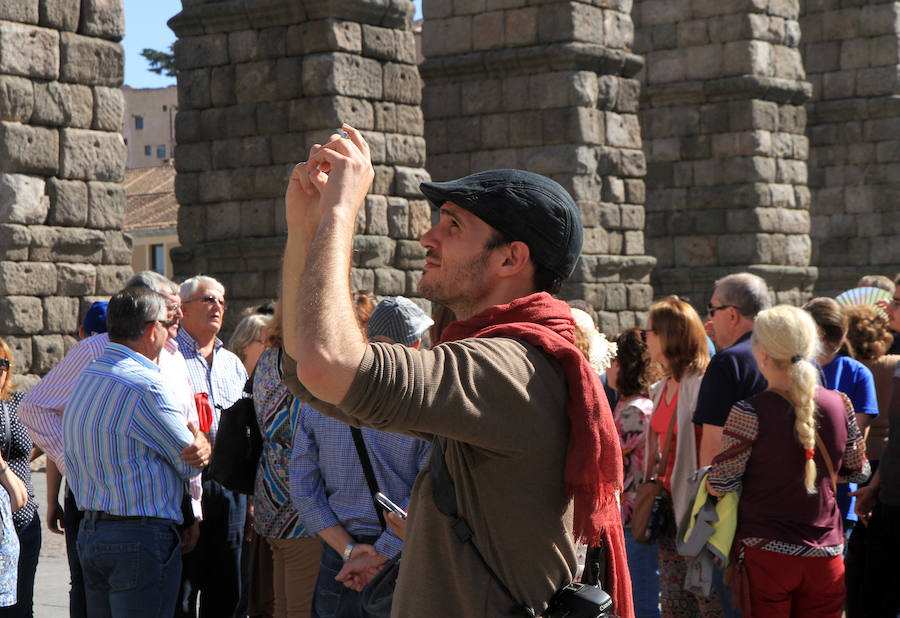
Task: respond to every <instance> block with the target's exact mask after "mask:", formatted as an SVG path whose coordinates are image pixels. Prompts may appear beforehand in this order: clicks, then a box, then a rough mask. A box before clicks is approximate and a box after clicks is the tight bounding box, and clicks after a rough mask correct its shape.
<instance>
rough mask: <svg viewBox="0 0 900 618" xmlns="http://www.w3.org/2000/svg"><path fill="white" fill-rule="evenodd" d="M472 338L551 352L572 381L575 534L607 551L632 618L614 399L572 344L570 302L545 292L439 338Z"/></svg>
mask: <svg viewBox="0 0 900 618" xmlns="http://www.w3.org/2000/svg"><path fill="white" fill-rule="evenodd" d="M469 337H510V338H513V339H519V340H521V341H525V342H526V343H529V344H531V345H533V346H535V347H537V348H540V349H541V350H543V351H544V352H545V353H546V354H548V355H550V356H552V357H553V358H555V359H556V361H557V362H558V363H559V364H560V365H561V366H562V369H563V371H564V372H565V374H566V382H567V383H568V386H569V400H568V404H567V407H566V412H567V413H568V416H569V423H570V425H571V429H570V432H569V446H568V449H567V451H566V468H565V476H564V482H565V487H566V492H567V493H568V494H569V495H570V496H572V498H573V500H574V503H575V504H574V507H575V508H574V519H575V521H574V528H575V538H576V539H577V540H580V541H582V542H584V543H587V544H588V545H602V546H603V547H605V548H606V549H607V572H608V573H609V582H610V584H611V588H612V589H611V590H608V591H607V592H608V593H609V594H610V596H611V597H612V598H613V602H614V603H615V611H616V614H618V615H619V616H621V617H623V618H628V617H631V616H633V615H634V608H633V604H632V597H631V576H630V575H629V571H628V562H627V559H626V557H625V538H624V536H623V533H622V517H621V514H620V511H619V501H618V500H617V492H618V494H621V492H622V472H623V467H622V450H621V448H620V446H619V435H618V432H617V431H616V426H615V423H614V422H613V417H612V412H611V411H610V409H609V402H608V401H607V399H606V394H605V393H604V391H603V386H602V385H601V384H600V380H599V379H598V378H597V374H596V373H594V370H593V369H592V368H591V366H590V364H589V363H588V361H587V359H585V357H584V355H583V354H582V353H581V351H580V350H579V349H578V348H576V347H575V323H574V322H573V320H572V312H571V311H570V309H569V306H568V305H567V304H566V303H565V302H563V301H561V300H557V299H555V298H553V297H552V296H550V295H549V294H547V293H546V292H539V293H537V294H532V295H531V296H525V297H524V298H518V299H516V300H514V301H513V302H511V303H509V304H507V305H497V306H495V307H491V308H489V309H486V310H484V311H482V312H481V313H479V314H477V315H475V316H473V317H471V318H469V319H468V320H461V321H457V322H452V323H451V324H449V325H448V326H447V328H446V329H445V330H444V332H443V334H442V335H441V343H443V342H446V341H457V340H459V339H466V338H469Z"/></svg>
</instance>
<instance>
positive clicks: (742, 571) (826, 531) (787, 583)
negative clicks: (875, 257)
mask: <svg viewBox="0 0 900 618" xmlns="http://www.w3.org/2000/svg"><path fill="white" fill-rule="evenodd" d="M750 342H751V345H752V347H753V355H754V357H755V358H756V362H757V364H758V365H759V369H760V371H761V372H762V374H763V376H764V377H765V378H766V380H768V382H769V387H768V389H766V390H765V391H763V392H762V393H759V394H757V395H754V396H753V397H750V398H749V399H747V400H745V401H740V402H738V403H737V404H735V406H734V407H733V408H732V410H731V414H730V415H729V417H728V421H727V422H726V423H725V428H724V433H723V437H722V447H723V450H722V453H721V454H720V455H719V456H718V457H716V458H715V459H714V460H713V465H712V468H711V469H710V471H709V475H708V477H707V479H708V484H709V489H710V491H711V492H712V493H714V494H716V495H722V494H725V493H727V492H730V491H741V499H740V503H739V506H738V526H737V532H736V534H735V542H736V546H737V548H738V554H739V565H738V577H737V582H736V584H737V586H736V590H735V596H736V597H738V598H739V601H740V605H741V610H742V612H743V615H744V618H753V617H756V616H765V617H766V618H770V617H780V616H785V617H788V616H790V617H793V618H803V617H806V616H834V617H835V618H838V617H840V615H841V606H842V605H843V602H844V565H843V561H842V560H841V551H842V549H843V541H844V537H843V533H842V530H841V515H840V511H839V510H838V507H837V503H836V501H835V496H834V487H835V485H834V483H835V479H834V476H835V474H838V475H841V476H848V477H850V479H851V480H854V481H862V480H865V479H866V478H868V475H869V463H868V461H866V457H865V445H864V441H863V438H862V436H861V435H860V432H859V429H858V428H857V425H856V419H855V416H854V413H853V406H852V404H851V403H850V401H849V400H848V399H847V397H846V396H844V395H843V394H842V393H839V392H837V391H830V390H827V389H824V388H822V387H820V386H817V383H816V378H817V371H816V368H815V366H814V365H813V364H812V362H811V361H810V359H814V358H816V356H817V355H818V354H819V337H818V333H817V331H816V324H815V322H814V321H813V319H812V318H811V317H810V315H809V314H808V313H806V312H805V311H803V310H801V309H797V308H796V307H789V306H787V305H779V306H777V307H773V308H771V309H767V310H765V311H762V312H761V313H759V315H757V316H756V323H755V325H754V328H753V336H752V337H751V340H750Z"/></svg>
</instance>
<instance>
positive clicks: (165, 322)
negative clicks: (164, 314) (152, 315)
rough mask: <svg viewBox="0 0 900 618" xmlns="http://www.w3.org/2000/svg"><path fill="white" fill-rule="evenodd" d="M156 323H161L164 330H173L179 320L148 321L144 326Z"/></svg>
mask: <svg viewBox="0 0 900 618" xmlns="http://www.w3.org/2000/svg"><path fill="white" fill-rule="evenodd" d="M156 322H159V323H160V324H162V326H163V328H171V327H172V326H174V325H175V323H177V322H178V320H175V319H171V320H147V321H146V322H144V324H154V323H156Z"/></svg>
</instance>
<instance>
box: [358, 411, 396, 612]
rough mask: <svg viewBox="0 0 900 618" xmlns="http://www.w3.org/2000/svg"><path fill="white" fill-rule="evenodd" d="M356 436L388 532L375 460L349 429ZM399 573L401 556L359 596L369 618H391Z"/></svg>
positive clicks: (372, 491) (378, 512)
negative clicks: (374, 464) (379, 492)
mask: <svg viewBox="0 0 900 618" xmlns="http://www.w3.org/2000/svg"><path fill="white" fill-rule="evenodd" d="M350 433H351V434H352V435H353V444H354V445H355V446H356V454H357V455H359V463H361V464H362V468H363V474H365V476H366V485H368V486H369V495H370V496H371V497H372V504H373V505H375V514H376V515H377V516H378V523H380V524H381V529H382V530H384V529H385V528H387V523H386V522H385V520H384V513H383V512H382V510H381V509H382V507H381V505H380V504H378V501H377V500H376V499H375V494H377V493H378V491H379V489H378V480H377V479H376V478H375V470H374V469H373V468H372V460H371V459H369V451H368V450H367V449H366V441H365V439H364V438H363V435H362V430H361V429H359V428H358V427H350ZM399 573H400V554H397V555H396V556H394V557H393V558H391V559H390V560H388V561H387V562H386V563H385V564H384V566H383V567H381V570H380V571H378V574H377V575H375V577H373V578H372V581H370V582H369V583H368V585H366V587H365V588H363V590H362V592H361V593H360V597H359V603H360V608H361V609H362V611H363V612H364V614H365V615H366V616H369V617H371V618H390V615H391V606H392V605H393V603H394V587H395V586H396V585H397V575H399Z"/></svg>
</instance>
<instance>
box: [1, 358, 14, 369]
mask: <svg viewBox="0 0 900 618" xmlns="http://www.w3.org/2000/svg"><path fill="white" fill-rule="evenodd" d="M11 366H12V364H11V363H10V362H9V359H8V358H0V369H9V368H10V367H11Z"/></svg>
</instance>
